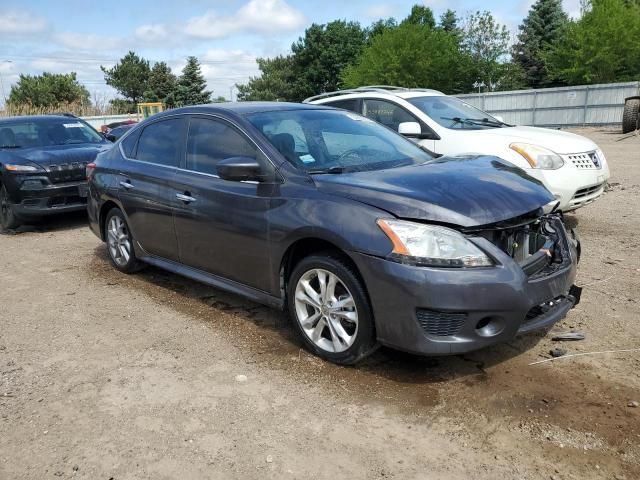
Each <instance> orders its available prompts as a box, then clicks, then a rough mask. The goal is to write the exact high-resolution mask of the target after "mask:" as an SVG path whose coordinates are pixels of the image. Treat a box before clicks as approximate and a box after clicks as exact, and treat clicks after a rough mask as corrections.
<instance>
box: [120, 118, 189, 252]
mask: <svg viewBox="0 0 640 480" xmlns="http://www.w3.org/2000/svg"><path fill="white" fill-rule="evenodd" d="M185 131H186V120H185V118H184V117H171V118H167V119H161V120H159V121H156V122H153V123H151V124H149V125H147V126H146V127H144V129H143V130H142V132H141V133H140V136H139V138H138V141H137V145H136V147H135V148H134V149H133V151H132V153H131V155H132V158H129V157H127V158H126V159H125V161H124V162H123V163H122V165H121V168H120V171H119V172H118V194H119V198H120V202H121V204H122V207H123V209H124V212H125V214H126V215H127V219H128V222H129V227H130V228H131V231H132V233H133V236H134V238H135V240H136V241H137V242H138V244H139V245H140V246H141V247H142V248H143V249H144V250H145V251H146V252H147V253H150V254H152V255H155V256H158V257H162V258H166V259H169V260H177V259H178V243H177V240H176V234H175V227H174V222H173V202H172V197H171V193H173V190H172V189H170V185H171V181H172V180H173V178H174V176H175V174H176V169H177V167H178V165H179V162H180V158H181V155H182V152H183V145H184V136H185Z"/></svg>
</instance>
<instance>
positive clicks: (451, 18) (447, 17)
mask: <svg viewBox="0 0 640 480" xmlns="http://www.w3.org/2000/svg"><path fill="white" fill-rule="evenodd" d="M440 28H442V29H443V30H444V31H445V32H449V33H454V34H458V33H459V32H460V27H458V16H457V15H456V12H454V11H453V10H451V9H450V8H449V9H447V11H446V12H444V13H443V14H442V15H440Z"/></svg>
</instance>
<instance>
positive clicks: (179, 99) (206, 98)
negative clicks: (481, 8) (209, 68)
mask: <svg viewBox="0 0 640 480" xmlns="http://www.w3.org/2000/svg"><path fill="white" fill-rule="evenodd" d="M211 93H212V92H211V91H209V90H207V81H206V80H205V78H204V76H203V75H202V70H201V69H200V63H198V59H197V58H196V57H188V58H187V64H186V65H185V67H184V68H183V69H182V75H180V78H178V83H177V85H176V89H175V92H174V93H173V94H172V95H170V98H169V99H168V102H169V103H171V104H173V105H178V106H184V105H200V104H203V103H210V102H211Z"/></svg>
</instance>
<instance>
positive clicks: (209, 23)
mask: <svg viewBox="0 0 640 480" xmlns="http://www.w3.org/2000/svg"><path fill="white" fill-rule="evenodd" d="M305 23H306V18H305V17H304V15H303V14H302V12H300V11H299V10H296V9H294V8H292V7H291V6H289V5H288V4H287V3H286V2H285V1H284V0H250V1H249V2H248V3H246V4H245V5H243V6H242V7H241V8H240V9H239V10H238V11H237V12H236V13H234V14H233V15H219V14H217V13H216V12H215V11H212V10H210V11H208V12H207V13H205V14H204V15H202V16H200V17H194V18H191V19H190V20H189V21H188V22H187V24H186V26H185V32H186V33H187V35H190V36H193V37H198V38H223V37H226V36H229V35H231V34H233V33H239V32H243V33H259V34H272V33H280V32H285V31H292V30H296V29H298V28H301V27H302V26H304V24H305Z"/></svg>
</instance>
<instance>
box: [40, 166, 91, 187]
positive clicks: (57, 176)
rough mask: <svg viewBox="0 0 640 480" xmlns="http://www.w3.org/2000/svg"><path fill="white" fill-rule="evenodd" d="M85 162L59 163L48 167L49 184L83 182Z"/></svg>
mask: <svg viewBox="0 0 640 480" xmlns="http://www.w3.org/2000/svg"><path fill="white" fill-rule="evenodd" d="M86 168H87V162H73V163H60V164H57V165H49V167H48V170H49V180H51V183H64V182H74V181H80V180H84V179H85V177H86Z"/></svg>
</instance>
